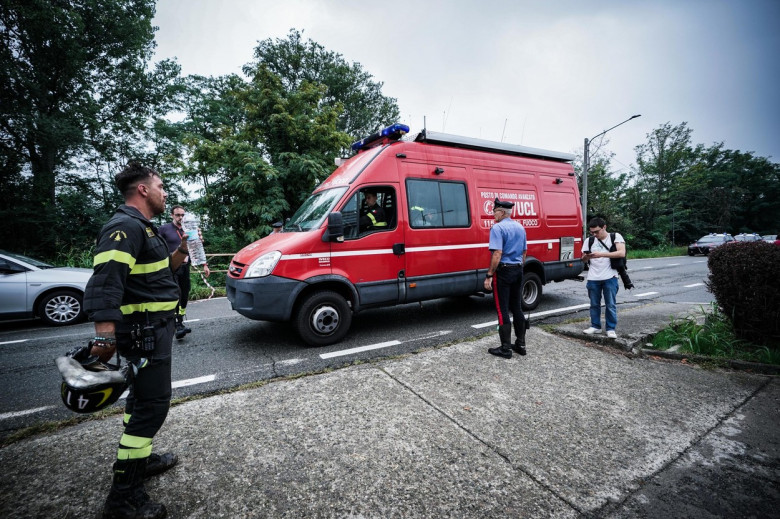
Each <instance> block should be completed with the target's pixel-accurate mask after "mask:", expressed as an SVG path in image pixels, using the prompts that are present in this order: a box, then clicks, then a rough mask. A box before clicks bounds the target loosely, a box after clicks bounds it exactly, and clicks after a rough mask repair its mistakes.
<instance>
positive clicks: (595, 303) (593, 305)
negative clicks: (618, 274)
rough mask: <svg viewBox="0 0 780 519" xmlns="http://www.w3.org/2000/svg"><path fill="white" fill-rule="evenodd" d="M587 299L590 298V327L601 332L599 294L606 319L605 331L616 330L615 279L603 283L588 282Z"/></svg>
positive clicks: (616, 287)
mask: <svg viewBox="0 0 780 519" xmlns="http://www.w3.org/2000/svg"><path fill="white" fill-rule="evenodd" d="M586 286H587V288H588V297H590V325H591V326H592V327H593V328H597V329H599V330H601V294H602V293H603V294H604V306H605V307H606V309H605V310H604V317H606V319H607V331H609V330H614V329H615V328H617V299H616V296H617V293H618V280H617V278H610V279H605V280H604V281H588V282H587V284H586Z"/></svg>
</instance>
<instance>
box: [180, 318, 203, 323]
mask: <svg viewBox="0 0 780 519" xmlns="http://www.w3.org/2000/svg"><path fill="white" fill-rule="evenodd" d="M198 321H200V319H187V320H186V321H184V322H185V323H197V322H198Z"/></svg>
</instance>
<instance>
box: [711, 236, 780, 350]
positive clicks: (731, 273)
mask: <svg viewBox="0 0 780 519" xmlns="http://www.w3.org/2000/svg"><path fill="white" fill-rule="evenodd" d="M707 265H708V266H709V269H710V274H709V281H708V282H707V287H708V288H709V290H710V292H712V294H713V295H714V296H715V300H716V301H717V303H718V306H719V307H720V309H721V311H722V312H723V313H724V314H725V315H726V316H728V317H729V319H731V322H732V324H733V325H734V332H735V333H736V335H737V337H739V338H740V339H745V340H748V341H751V342H754V343H757V344H766V345H768V346H772V345H773V346H775V347H777V346H778V344H780V247H778V246H777V245H774V244H772V243H767V242H763V241H757V242H739V243H729V244H726V245H723V246H721V247H718V248H717V249H714V250H713V251H711V252H710V254H709V259H708V261H707Z"/></svg>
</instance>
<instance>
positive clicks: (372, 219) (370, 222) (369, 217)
mask: <svg viewBox="0 0 780 519" xmlns="http://www.w3.org/2000/svg"><path fill="white" fill-rule="evenodd" d="M365 196H366V212H365V214H364V215H363V216H361V217H360V230H361V231H367V230H370V229H377V228H385V227H387V220H386V219H385V210H384V209H382V207H381V206H380V205H379V204H377V196H376V191H366V195H365Z"/></svg>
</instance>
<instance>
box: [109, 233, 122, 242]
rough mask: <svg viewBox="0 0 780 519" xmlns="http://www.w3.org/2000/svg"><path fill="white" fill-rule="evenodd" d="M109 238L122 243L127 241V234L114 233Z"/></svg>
mask: <svg viewBox="0 0 780 519" xmlns="http://www.w3.org/2000/svg"><path fill="white" fill-rule="evenodd" d="M108 236H109V237H110V238H111V239H112V240H114V241H122V239H127V234H125V231H114V232H112V233H111V234H109V235H108Z"/></svg>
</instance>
